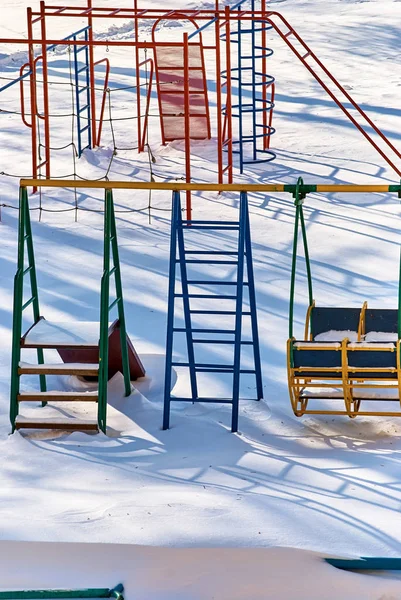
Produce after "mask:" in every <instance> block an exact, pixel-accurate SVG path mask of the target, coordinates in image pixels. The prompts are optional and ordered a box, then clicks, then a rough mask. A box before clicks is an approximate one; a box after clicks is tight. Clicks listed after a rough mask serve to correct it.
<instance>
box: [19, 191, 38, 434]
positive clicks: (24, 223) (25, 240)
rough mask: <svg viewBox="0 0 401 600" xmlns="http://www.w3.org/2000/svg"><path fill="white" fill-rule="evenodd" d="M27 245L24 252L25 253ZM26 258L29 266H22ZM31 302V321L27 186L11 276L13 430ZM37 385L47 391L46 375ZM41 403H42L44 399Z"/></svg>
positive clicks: (33, 299) (34, 291)
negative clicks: (27, 284) (23, 337)
mask: <svg viewBox="0 0 401 600" xmlns="http://www.w3.org/2000/svg"><path fill="white" fill-rule="evenodd" d="M25 247H26V256H25ZM26 258H27V261H28V266H27V267H25V259H26ZM28 274H29V281H30V288H31V296H30V298H29V299H28V300H27V301H26V302H25V303H24V276H25V275H28ZM29 306H32V310H33V319H34V323H37V322H38V321H39V319H40V309H39V295H38V284H37V278H36V266H35V255H34V250H33V241H32V227H31V219H30V215H29V202H28V190H27V188H26V187H21V188H20V195H19V220H18V260H17V272H16V274H15V277H14V303H13V338H12V358H11V392H10V421H11V427H12V431H14V430H15V419H16V418H17V416H18V410H19V407H18V401H17V397H18V394H19V390H20V376H19V373H18V365H19V362H20V359H21V335H22V313H23V311H24V310H25V309H26V308H28V307H29ZM37 356H38V363H39V364H43V363H44V355H43V349H42V348H38V349H37ZM39 380H40V389H41V391H42V392H45V391H46V376H45V375H39ZM43 404H44V403H43Z"/></svg>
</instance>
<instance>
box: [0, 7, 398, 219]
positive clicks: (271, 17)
mask: <svg viewBox="0 0 401 600" xmlns="http://www.w3.org/2000/svg"><path fill="white" fill-rule="evenodd" d="M241 4H242V2H239V3H238V4H237V5H235V6H234V7H231V8H230V7H228V6H226V7H225V8H224V10H222V9H220V8H219V1H218V0H216V2H215V8H214V9H200V10H186V9H184V10H160V9H139V8H138V0H133V8H111V7H109V8H106V7H102V8H99V7H96V6H94V5H93V0H87V5H86V7H82V6H81V7H76V6H75V7H74V6H68V5H67V6H62V5H61V6H46V4H45V2H44V0H42V1H41V3H40V11H39V12H38V11H32V9H31V8H28V9H27V18H28V39H24V38H22V39H21V38H3V39H0V43H12V44H24V45H28V53H29V63H28V65H29V70H30V71H29V72H28V73H26V74H24V75H23V76H24V78H25V77H26V76H28V75H29V76H30V90H31V98H30V100H31V114H32V161H33V163H32V174H33V179H39V177H38V166H39V165H38V164H37V160H36V145H37V135H36V123H35V118H34V116H35V115H37V114H38V110H37V100H36V89H35V87H36V83H35V77H36V62H35V61H37V60H38V58H36V59H35V55H34V46H35V44H40V45H41V48H42V61H43V85H44V91H43V101H44V107H43V111H44V112H43V115H40V116H41V117H43V118H44V120H45V146H46V154H45V160H44V162H43V163H42V165H41V166H45V167H46V173H45V177H46V179H49V178H50V127H49V94H48V67H47V57H46V51H47V50H48V45H59V46H61V45H64V46H82V45H87V46H88V48H89V61H90V69H89V79H90V84H89V85H90V95H91V132H92V135H91V137H92V144H97V143H98V141H99V136H97V135H96V98H95V65H96V64H97V63H95V61H94V50H95V48H96V47H101V46H103V47H109V48H112V47H124V46H126V47H133V48H135V63H136V88H137V111H138V128H137V133H138V149H139V151H142V150H143V149H144V141H145V138H146V127H147V119H146V118H145V122H144V125H143V130H142V123H141V115H140V110H141V101H140V94H139V93H138V92H139V90H140V67H141V65H143V64H144V63H143V61H142V62H141V61H140V56H139V50H140V49H154V48H155V47H161V48H162V47H170V48H171V47H174V46H176V47H177V48H183V52H184V77H185V78H187V76H189V61H188V48H189V45H190V38H191V36H188V34H184V36H183V41H181V42H154V41H152V42H146V41H140V40H139V23H140V20H142V19H144V20H153V21H158V20H159V21H160V20H168V19H172V20H175V21H176V20H177V19H178V20H195V21H202V22H203V24H202V25H201V26H200V27H199V29H198V30H197V32H202V31H204V30H205V29H206V28H207V27H210V26H211V25H213V24H214V27H215V41H214V45H205V46H203V49H204V50H213V51H214V52H215V53H216V105H217V146H218V148H217V153H218V160H217V162H218V177H217V181H218V183H219V184H222V183H223V180H224V177H225V176H226V177H227V180H228V183H232V182H233V157H232V154H233V139H232V136H233V132H232V117H233V114H232V101H231V96H232V81H231V74H230V73H231V66H232V65H231V56H230V27H231V24H232V23H235V22H238V21H240V22H242V21H244V22H250V21H257V22H261V21H264V22H266V23H267V24H269V27H272V28H273V29H274V30H275V32H276V33H278V34H279V36H280V37H281V39H282V40H283V41H284V42H285V43H286V45H287V46H288V47H289V48H290V50H291V51H292V52H293V54H294V55H295V56H296V58H297V59H298V60H300V62H301V63H302V64H303V65H304V66H305V68H306V69H307V70H308V71H309V73H310V74H311V75H312V76H313V77H314V78H315V79H316V81H317V82H318V83H319V84H320V86H321V87H322V88H323V89H324V91H325V92H326V93H327V94H328V95H329V96H330V97H331V99H332V100H333V101H334V102H335V103H336V104H337V106H338V107H339V108H340V109H341V110H342V112H343V113H344V114H345V116H346V117H347V118H348V119H349V120H350V121H351V123H352V124H353V125H354V126H355V127H356V128H357V129H358V131H359V132H360V133H361V134H362V135H363V136H364V137H365V139H366V140H367V141H368V142H369V143H370V144H371V145H372V147H373V148H374V149H375V150H376V151H377V152H378V153H379V154H380V156H381V157H382V158H383V159H384V160H385V162H386V163H387V164H388V165H389V166H390V167H391V168H392V169H393V170H394V171H395V172H396V173H397V174H398V175H399V176H401V167H398V166H397V165H396V164H395V160H396V159H397V160H398V159H399V160H401V152H400V151H399V150H398V149H397V148H396V147H395V146H394V145H393V143H392V142H391V141H390V140H388V139H387V137H386V136H385V135H384V134H383V132H382V131H381V130H380V129H379V128H378V127H377V125H376V124H375V123H374V122H373V121H372V119H371V118H370V117H369V116H368V115H367V114H366V113H365V112H364V111H363V110H362V108H360V106H359V105H358V104H357V103H356V102H355V101H354V100H353V98H352V97H351V96H350V94H349V93H348V92H347V90H345V89H344V87H343V86H341V84H340V83H339V82H338V81H337V79H336V78H335V77H334V76H333V75H332V74H331V73H330V71H329V70H328V69H327V68H326V67H325V66H324V64H323V63H322V62H321V61H320V60H319V58H318V57H317V56H316V54H315V53H314V52H313V51H312V49H311V48H310V47H309V46H308V45H307V44H306V43H305V42H304V41H303V39H302V38H301V36H300V35H299V34H298V33H297V32H296V31H295V29H294V28H293V27H292V26H291V25H290V23H289V22H288V21H287V20H286V19H285V18H284V17H283V16H282V15H281V14H280V13H278V12H274V11H268V10H267V9H266V0H261V10H260V11H247V10H242V9H241ZM63 17H64V18H68V17H80V18H84V19H86V20H87V26H88V28H89V29H88V40H87V41H86V40H76V39H75V40H74V39H67V40H66V39H64V40H60V39H47V37H46V36H47V30H46V22H47V19H50V18H63ZM96 19H132V20H133V33H134V39H133V40H121V41H120V40H119V41H115V40H114V41H108V40H104V39H103V40H98V39H95V37H94V36H95V31H94V21H95V20H96ZM36 23H40V37H39V38H36V37H34V33H33V25H34V24H36ZM221 31H223V32H224V33H223V36H224V37H225V42H224V45H225V61H224V62H225V64H222V52H221V50H222V41H221ZM262 60H263V68H265V66H266V58H263V59H262ZM28 65H26V66H28ZM223 73H225V74H226V75H225V77H226V79H225V81H224V82H222V75H223ZM323 78H326V81H327V83H325V81H324V80H323ZM21 85H22V83H21ZM184 88H185V89H184V114H185V117H186V118H185V135H184V139H185V179H186V182H187V183H189V182H190V181H191V158H190V152H191V131H190V118H189V114H190V113H189V106H190V102H189V89H188V88H189V86H184ZM223 90H224V91H225V94H226V108H225V110H224V113H225V116H224V122H223V114H222V113H223V111H222V108H223ZM333 90H334V91H333ZM264 93H266V89H265V90H264ZM271 93H272V96H273V94H274V89H273V88H272V90H271ZM340 95H341V97H342V98H343V100H341V99H340V97H339V96H340ZM344 99H345V100H344ZM149 100H150V90H148V94H147V105H148V104H149ZM271 100H273V98H272V99H271ZM347 103H348V105H347ZM350 107H351V108H350ZM352 109H354V110H355V111H356V113H357V114H358V118H360V121H361V122H359V121H358V120H357V118H356V117H355V116H354V115H353V114H351V112H350V111H351V110H352ZM103 113H104V103H103V107H102V111H101V115H100V120H102V118H103ZM361 123H362V124H361ZM269 124H270V125H271V115H270V118H269ZM365 127H368V128H370V129H371V130H373V132H374V133H375V134H376V135H377V136H378V137H379V138H380V140H381V142H382V143H383V144H384V145H385V146H386V148H384V149H383V147H381V146H379V145H378V143H377V142H376V141H375V140H374V139H373V137H372V136H371V135H370V133H368V131H366V129H365ZM100 128H101V125H100ZM225 150H226V154H227V165H226V166H224V154H225V152H224V151H225ZM388 153H392V154H393V155H394V156H395V157H396V159H395V158H394V157H393V156H392V158H390V157H389V156H388ZM187 218H188V219H190V218H191V198H190V192H189V191H188V192H187Z"/></svg>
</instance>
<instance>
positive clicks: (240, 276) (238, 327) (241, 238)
mask: <svg viewBox="0 0 401 600" xmlns="http://www.w3.org/2000/svg"><path fill="white" fill-rule="evenodd" d="M245 210H246V192H241V194H240V205H239V233H238V267H237V294H236V295H237V298H236V303H235V334H234V373H233V407H232V419H231V431H232V432H233V433H235V432H236V431H238V411H239V386H240V370H241V337H242V312H243V307H242V303H243V293H244V258H245V256H244V253H245V226H246V217H245Z"/></svg>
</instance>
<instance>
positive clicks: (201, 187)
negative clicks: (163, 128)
mask: <svg viewBox="0 0 401 600" xmlns="http://www.w3.org/2000/svg"><path fill="white" fill-rule="evenodd" d="M20 185H21V186H23V187H48V188H50V187H52V188H66V187H70V188H88V189H90V188H99V189H104V190H105V189H125V190H171V191H193V192H195V191H210V192H249V193H252V192H288V193H290V190H289V189H288V188H289V187H291V188H294V189H295V185H290V184H284V183H268V184H261V183H253V184H250V183H222V184H220V183H183V182H168V183H167V182H166V183H154V182H148V181H90V180H88V181H82V180H75V179H21V180H20ZM306 187H312V186H310V185H309V184H306ZM313 187H314V188H315V189H316V191H317V192H351V193H358V192H360V193H363V192H389V186H388V185H343V184H338V185H337V184H333V185H316V186H313Z"/></svg>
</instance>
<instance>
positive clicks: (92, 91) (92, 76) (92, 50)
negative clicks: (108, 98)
mask: <svg viewBox="0 0 401 600" xmlns="http://www.w3.org/2000/svg"><path fill="white" fill-rule="evenodd" d="M87 2H88V4H87V7H88V27H89V29H88V41H89V81H90V94H91V117H92V122H91V126H92V136H91V139H92V142H93V144H96V92H95V84H96V80H95V47H94V45H93V38H94V33H93V19H92V12H91V10H90V9H92V0H87ZM88 125H89V123H88Z"/></svg>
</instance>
